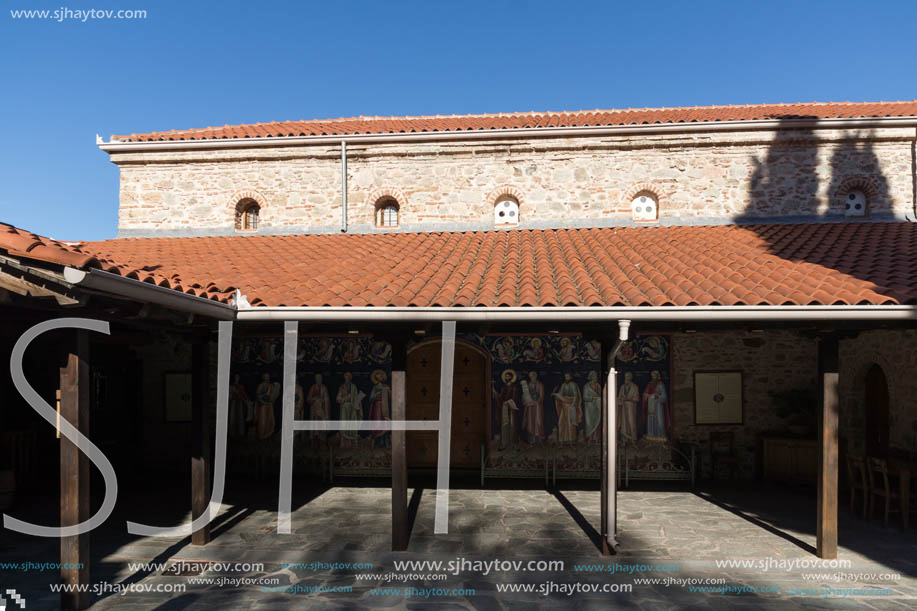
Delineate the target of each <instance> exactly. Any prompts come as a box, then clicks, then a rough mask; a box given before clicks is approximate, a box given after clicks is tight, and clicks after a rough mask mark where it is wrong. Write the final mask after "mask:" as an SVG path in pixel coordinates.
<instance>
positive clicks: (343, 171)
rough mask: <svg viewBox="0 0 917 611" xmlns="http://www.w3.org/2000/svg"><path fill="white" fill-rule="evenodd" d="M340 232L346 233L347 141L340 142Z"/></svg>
mask: <svg viewBox="0 0 917 611" xmlns="http://www.w3.org/2000/svg"><path fill="white" fill-rule="evenodd" d="M341 232H342V233H347V141H346V140H341Z"/></svg>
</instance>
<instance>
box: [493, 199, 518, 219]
mask: <svg viewBox="0 0 917 611" xmlns="http://www.w3.org/2000/svg"><path fill="white" fill-rule="evenodd" d="M518 224H519V201H518V200H517V199H516V198H515V197H513V196H511V195H503V196H501V197H500V198H499V199H497V203H496V204H494V225H518Z"/></svg>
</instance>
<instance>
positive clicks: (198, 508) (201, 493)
mask: <svg viewBox="0 0 917 611" xmlns="http://www.w3.org/2000/svg"><path fill="white" fill-rule="evenodd" d="M209 346H210V344H209V342H208V339H207V338H199V339H198V338H195V340H194V343H193V344H192V347H191V394H192V416H191V517H192V519H196V518H197V517H198V516H202V515H204V513H205V512H206V511H207V506H208V505H209V502H210V418H209V406H210V401H209V394H210V350H209ZM208 543H210V525H209V524H207V525H205V526H203V527H202V528H199V529H198V530H195V531H194V532H192V533H191V544H192V545H206V544H208Z"/></svg>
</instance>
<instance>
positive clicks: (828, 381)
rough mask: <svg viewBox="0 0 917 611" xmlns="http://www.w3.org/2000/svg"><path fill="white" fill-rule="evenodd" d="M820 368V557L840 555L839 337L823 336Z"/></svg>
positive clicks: (818, 534) (817, 541)
mask: <svg viewBox="0 0 917 611" xmlns="http://www.w3.org/2000/svg"><path fill="white" fill-rule="evenodd" d="M818 361H819V362H818V365H819V366H818V369H819V374H820V378H821V395H822V402H821V403H822V404H821V409H820V410H819V426H818V447H819V461H818V528H817V532H816V546H815V547H816V551H815V553H816V554H817V555H818V557H819V558H827V559H834V558H837V477H838V441H837V430H838V393H837V388H838V369H839V367H838V340H837V338H836V337H825V338H821V339H820V341H819V344H818Z"/></svg>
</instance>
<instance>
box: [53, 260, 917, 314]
mask: <svg viewBox="0 0 917 611" xmlns="http://www.w3.org/2000/svg"><path fill="white" fill-rule="evenodd" d="M64 278H65V279H66V281H67V282H69V283H70V284H72V285H74V286H82V287H86V288H91V289H95V290H98V291H103V292H106V293H110V294H113V295H119V296H121V297H126V298H130V299H135V300H138V301H143V302H149V303H153V304H157V305H161V306H164V307H167V308H171V309H174V310H179V311H184V312H191V313H194V314H198V315H202V316H208V317H211V318H215V319H218V320H235V321H239V322H259V321H260V322H268V321H303V322H315V323H322V322H324V323H344V322H354V323H429V322H440V321H446V320H452V321H457V322H477V323H519V322H525V323H555V324H557V323H577V322H581V323H601V322H613V321H618V320H632V321H648V322H691V323H703V322H717V323H722V322H768V321H771V322H787V323H789V322H801V321H808V322H818V321H824V322H840V321H863V322H867V321H869V322H883V321H886V322H906V321H917V305H897V304H896V305H835V306H830V305H829V306H826V305H812V306H804V305H802V306H801V305H782V306H749V305H742V306H638V307H632V306H629V307H623V306H622V307H597V306H589V307H582V306H578V307H467V308H463V307H331V306H318V307H265V306H257V307H244V306H243V307H238V306H237V305H231V304H226V303H222V302H219V301H215V300H212V299H205V298H203V297H198V296H195V295H189V294H186V293H181V292H178V291H175V290H173V289H169V288H165V287H161V286H156V285H154V284H150V283H148V282H140V281H139V280H134V279H132V278H125V277H124V276H119V275H117V274H112V273H110V272H105V271H101V270H96V269H91V270H79V269H75V268H72V267H68V268H65V269H64Z"/></svg>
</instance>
